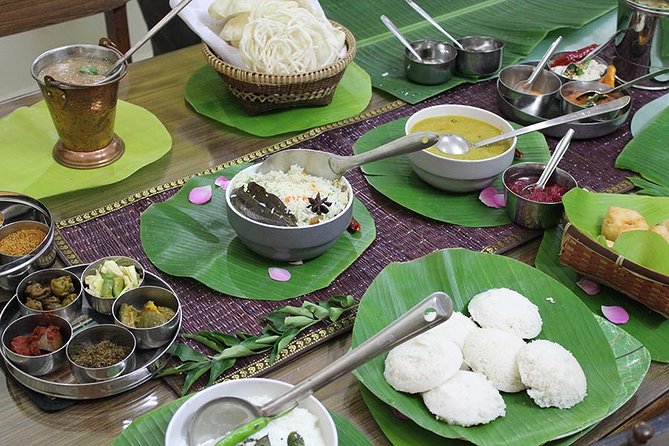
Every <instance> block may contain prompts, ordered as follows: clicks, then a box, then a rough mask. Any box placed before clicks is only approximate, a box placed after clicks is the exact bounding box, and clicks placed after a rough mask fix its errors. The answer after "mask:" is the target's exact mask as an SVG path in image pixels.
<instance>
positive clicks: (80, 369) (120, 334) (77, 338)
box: [65, 324, 136, 384]
mask: <svg viewBox="0 0 669 446" xmlns="http://www.w3.org/2000/svg"><path fill="white" fill-rule="evenodd" d="M104 340H110V341H112V342H115V343H116V344H119V345H122V346H126V347H128V348H129V349H130V353H128V354H127V355H126V357H125V358H123V359H121V360H120V361H118V362H116V363H115V364H112V365H109V366H107V367H84V366H81V365H79V364H77V363H76V362H74V361H73V360H72V357H73V356H76V355H77V354H78V353H79V352H81V349H83V348H85V347H88V346H91V345H95V344H97V343H99V342H102V341H104ZM135 347H136V341H135V337H134V336H133V335H132V333H130V331H129V330H128V329H127V328H124V327H120V326H118V325H113V324H101V325H91V326H89V327H87V328H84V329H83V330H82V331H80V332H79V333H77V334H76V335H74V336H73V337H72V339H71V340H70V342H69V344H67V348H66V349H65V353H66V355H67V360H68V361H69V362H70V369H71V370H72V375H74V378H75V379H76V380H77V382H79V383H81V384H85V383H93V382H99V381H106V380H108V379H112V378H116V377H117V376H120V375H122V374H123V373H124V372H127V371H131V370H133V369H134V367H135Z"/></svg>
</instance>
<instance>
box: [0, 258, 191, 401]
mask: <svg viewBox="0 0 669 446" xmlns="http://www.w3.org/2000/svg"><path fill="white" fill-rule="evenodd" d="M86 266H88V265H87V264H83V265H76V266H71V267H68V268H65V269H68V270H70V271H72V272H74V273H75V274H81V273H82V272H83V271H84V268H86ZM144 284H146V285H154V286H159V287H163V288H167V289H169V290H170V291H172V292H174V290H173V289H172V288H171V287H170V286H169V285H168V284H167V283H166V282H165V281H164V280H162V279H161V278H159V277H158V276H156V275H155V274H152V273H150V272H148V271H146V276H145V277H144ZM83 299H84V302H83V305H82V309H81V312H82V314H81V317H79V318H77V319H76V320H75V321H73V322H72V326H73V327H74V331H75V333H76V332H77V331H79V330H81V329H82V328H84V327H87V326H89V325H94V324H109V323H114V320H113V318H112V317H111V316H108V315H104V314H100V313H98V312H96V311H94V310H93V309H92V308H91V307H90V306H89V304H88V301H87V300H86V298H85V297H84V298H83ZM18 316H19V304H18V298H17V297H16V296H14V297H12V299H11V300H10V301H9V302H8V303H7V305H6V306H5V308H4V309H3V310H2V313H0V332H2V331H4V329H5V328H6V327H7V325H8V324H9V323H10V322H11V321H13V320H14V319H16V318H17V317H18ZM182 317H183V312H181V313H179V327H178V328H177V331H176V334H175V335H174V338H172V339H171V340H170V342H168V343H167V344H165V345H163V346H161V347H159V348H153V349H146V350H137V357H136V361H135V363H136V365H135V369H134V370H133V371H130V372H127V373H125V374H123V375H121V376H118V377H116V378H113V379H110V380H108V381H101V382H96V383H88V384H79V383H77V382H76V381H75V379H74V376H72V374H71V373H70V369H69V368H68V367H66V366H64V367H61V368H60V369H58V371H56V372H54V373H52V374H50V375H45V376H40V377H36V376H32V375H29V374H27V373H25V372H24V371H22V370H20V369H19V368H17V367H16V366H15V365H14V364H13V363H12V362H11V361H9V360H8V359H7V358H6V357H5V355H4V353H3V352H2V349H0V356H2V359H3V360H4V361H5V364H6V366H7V370H8V372H9V373H10V374H11V375H12V376H13V377H14V378H16V379H17V380H18V381H19V382H20V383H21V384H23V385H24V386H26V387H28V388H29V389H32V390H34V391H36V392H39V393H42V394H44V395H49V396H53V397H58V398H65V399H70V400H91V399H96V398H104V397H107V396H111V395H116V394H119V393H122V392H125V391H126V390H130V389H133V388H135V387H137V386H139V385H140V384H142V383H144V382H146V381H148V380H149V379H151V378H152V377H153V375H154V373H155V371H156V370H157V369H158V364H157V362H158V360H159V359H160V358H161V357H162V356H163V355H164V354H165V352H166V351H167V349H168V348H169V347H170V345H172V344H173V343H174V342H175V341H176V340H177V337H178V336H179V331H180V329H181V318H182Z"/></svg>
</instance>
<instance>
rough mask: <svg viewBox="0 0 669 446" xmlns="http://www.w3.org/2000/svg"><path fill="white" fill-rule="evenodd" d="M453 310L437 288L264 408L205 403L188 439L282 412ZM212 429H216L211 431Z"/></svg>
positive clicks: (227, 401) (232, 401)
mask: <svg viewBox="0 0 669 446" xmlns="http://www.w3.org/2000/svg"><path fill="white" fill-rule="evenodd" d="M452 313H453V303H452V301H451V298H450V297H448V295H447V294H446V293H443V292H439V291H438V292H436V293H433V294H431V295H430V296H428V297H427V298H425V299H423V300H422V301H421V302H420V303H418V304H417V305H416V306H414V307H413V308H411V309H410V310H409V311H408V312H407V313H405V314H404V315H402V316H401V317H400V318H398V319H397V320H395V321H394V322H392V323H391V324H390V325H388V326H387V327H386V328H384V329H383V330H381V331H380V332H378V333H377V334H375V335H374V336H372V337H371V338H369V339H368V340H366V341H365V342H363V343H362V344H360V345H359V346H358V347H357V348H354V349H353V350H350V351H349V352H348V353H346V354H345V355H344V356H342V357H341V358H339V359H338V360H337V361H335V362H333V363H331V364H330V365H328V366H326V367H325V368H323V369H321V370H320V371H318V372H316V374H314V375H312V376H311V377H310V378H307V379H305V380H304V381H302V382H301V383H299V384H297V385H296V386H295V387H293V388H292V389H291V390H289V391H288V392H286V393H285V394H283V395H281V396H279V397H278V398H275V399H274V400H272V401H270V402H268V403H266V404H264V405H263V406H262V407H257V406H255V405H253V404H251V403H250V402H248V401H246V400H244V399H243V398H237V397H222V398H217V399H214V400H212V401H210V402H209V403H207V404H205V405H204V406H203V407H202V408H201V409H200V410H199V411H198V412H197V413H196V414H195V415H194V417H193V420H192V422H190V423H189V426H188V442H189V444H190V445H191V446H192V445H197V444H200V443H202V442H205V441H208V440H211V439H212V438H220V437H222V436H224V435H226V434H228V433H229V432H231V431H234V430H235V429H236V428H238V427H239V426H241V425H244V424H245V423H248V422H249V421H252V420H254V419H256V418H258V417H272V416H273V415H276V414H279V413H281V412H282V411H283V410H285V409H286V408H289V407H293V406H294V405H296V404H297V403H298V402H299V401H301V400H303V399H304V398H307V397H308V396H310V395H311V394H312V393H313V392H314V391H315V390H317V389H320V388H321V387H323V386H324V385H326V384H328V383H330V382H332V381H334V380H335V379H337V378H339V377H341V376H343V375H344V374H346V373H348V372H350V371H352V370H353V369H355V368H356V367H359V366H360V365H362V364H364V363H366V362H367V361H369V360H370V359H372V358H374V357H375V356H377V355H379V354H381V353H383V352H385V351H387V350H390V349H391V348H393V347H395V346H397V345H399V344H401V343H402V342H404V341H406V340H408V339H410V338H412V337H414V336H416V335H418V334H420V333H423V332H424V331H426V330H428V329H429V328H432V327H434V326H435V325H438V324H440V323H442V322H444V321H446V320H447V319H448V318H450V317H451V314H452ZM212 429H215V430H216V432H212ZM251 435H252V433H251Z"/></svg>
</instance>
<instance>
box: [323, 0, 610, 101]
mask: <svg viewBox="0 0 669 446" xmlns="http://www.w3.org/2000/svg"><path fill="white" fill-rule="evenodd" d="M418 3H419V4H420V5H421V6H422V7H423V9H425V10H426V11H427V12H428V13H429V14H430V15H431V16H432V17H434V18H435V20H436V21H437V22H438V23H439V24H440V25H441V26H442V27H443V28H444V29H446V30H447V31H448V32H449V33H450V34H452V35H453V36H455V37H456V38H459V37H464V36H471V35H488V36H494V37H496V38H499V39H501V40H503V41H504V42H505V47H504V59H503V64H504V65H505V66H506V65H511V64H513V63H515V62H517V61H518V60H520V58H521V57H522V56H524V55H526V54H528V53H529V52H530V51H531V50H532V49H533V48H534V47H535V46H536V45H537V44H539V43H540V42H541V41H543V40H544V38H545V37H546V35H547V34H548V33H549V32H550V31H552V30H556V29H560V28H572V29H579V28H581V27H582V26H584V25H585V24H587V23H588V22H590V21H592V20H594V19H596V18H597V17H600V16H602V15H604V14H605V13H607V12H608V11H611V10H612V9H615V7H616V5H617V3H616V1H615V0H593V1H589V2H583V1H578V0H563V1H560V2H555V1H552V0H534V1H531V2H528V1H526V0H478V1H471V0H450V1H447V2H446V1H443V0H421V1H420V2H418ZM321 5H322V6H323V9H324V10H325V13H326V15H327V16H328V18H330V19H331V20H334V21H336V22H338V23H341V24H342V25H344V26H346V27H347V28H348V29H349V30H351V32H353V34H354V35H355V38H356V43H357V54H356V59H355V60H356V62H357V63H358V64H360V66H361V67H362V68H364V69H365V70H366V71H367V72H368V73H369V74H370V76H371V78H372V85H373V86H374V87H376V88H378V89H380V90H383V91H386V92H388V93H390V94H392V95H393V96H395V97H397V98H399V99H401V100H403V101H406V102H409V103H411V104H415V103H417V102H420V101H422V100H424V99H426V98H429V97H431V96H433V95H435V94H437V93H440V92H442V91H446V90H448V89H450V88H452V87H455V86H457V85H460V84H462V83H464V82H476V81H477V79H476V78H464V77H459V76H455V77H454V78H453V79H451V80H450V81H448V82H446V83H444V84H440V85H432V86H429V85H418V84H414V83H411V82H409V81H407V80H406V79H405V77H404V60H403V54H404V47H403V46H402V44H401V43H400V42H399V41H397V39H395V37H393V35H392V34H390V32H388V30H387V29H386V28H385V27H384V25H383V24H382V23H381V21H380V20H379V16H380V15H382V14H385V15H387V16H388V17H389V18H390V19H391V20H393V22H395V24H396V25H397V26H398V28H399V29H400V31H401V32H402V33H403V34H404V35H405V37H406V38H407V39H408V40H409V41H414V40H419V39H436V40H445V37H444V36H443V35H442V34H441V33H440V32H439V31H438V30H436V29H435V28H434V27H433V26H432V25H430V24H429V23H428V22H427V21H425V20H424V19H423V18H422V17H421V16H419V15H418V14H417V13H416V12H414V11H413V9H411V7H409V5H407V4H406V3H405V2H403V1H400V0H395V1H392V2H391V1H378V2H364V1H362V2H361V1H359V0H337V1H334V0H331V1H328V0H324V1H322V2H321Z"/></svg>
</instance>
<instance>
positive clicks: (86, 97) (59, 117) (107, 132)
mask: <svg viewBox="0 0 669 446" xmlns="http://www.w3.org/2000/svg"><path fill="white" fill-rule="evenodd" d="M121 56H122V54H121V53H120V52H119V51H118V50H116V49H115V48H114V47H113V44H111V42H109V40H107V39H102V40H101V41H100V45H70V46H64V47H61V48H55V49H52V50H49V51H46V52H44V53H42V54H41V55H40V56H39V57H37V59H35V61H34V62H33V64H32V67H31V69H30V72H31V74H32V76H33V78H34V79H35V80H36V81H37V83H38V85H39V87H40V90H42V94H43V95H44V99H45V101H46V105H47V107H48V109H49V113H50V114H51V119H52V120H53V123H54V125H55V126H56V131H57V132H58V136H59V139H58V142H57V143H56V145H55V146H54V147H53V157H54V159H55V160H56V161H58V162H59V163H60V164H63V165H65V166H68V167H74V168H78V169H89V168H95V167H102V166H105V165H107V164H110V163H112V162H114V161H116V160H117V159H118V158H120V157H121V155H122V154H123V151H124V149H125V147H124V144H123V141H122V140H121V138H119V137H118V136H117V135H116V134H114V119H115V116H116V103H117V99H118V98H117V96H118V83H119V81H120V80H121V79H122V78H123V76H125V74H126V72H127V65H125V64H124V65H122V66H121V67H120V68H119V69H118V70H116V72H115V73H113V75H112V76H110V77H109V78H107V79H103V81H102V82H99V83H93V84H71V83H67V82H62V81H59V80H56V79H54V78H52V77H51V76H44V79H41V78H40V76H39V74H40V72H41V71H42V70H43V69H44V68H45V67H47V66H50V65H52V64H55V63H58V62H62V61H64V60H66V59H69V58H71V57H88V58H93V59H106V60H107V61H109V62H110V63H112V64H113V63H114V62H116V61H117V60H118V59H119V58H120V57H121Z"/></svg>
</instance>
